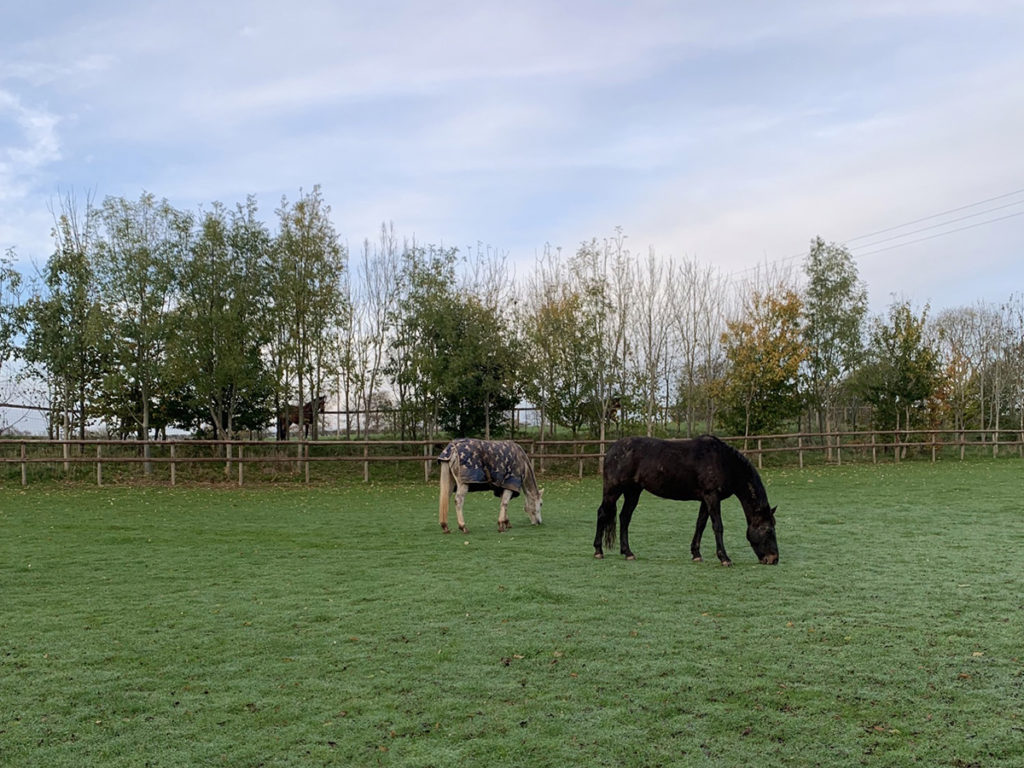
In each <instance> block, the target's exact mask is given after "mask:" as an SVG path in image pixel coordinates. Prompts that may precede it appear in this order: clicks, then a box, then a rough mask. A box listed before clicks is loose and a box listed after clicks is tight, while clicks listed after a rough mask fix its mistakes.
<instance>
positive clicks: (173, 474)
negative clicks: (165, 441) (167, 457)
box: [171, 443, 177, 485]
mask: <svg viewBox="0 0 1024 768" xmlns="http://www.w3.org/2000/svg"><path fill="white" fill-rule="evenodd" d="M176 470H177V465H176V464H175V463H174V443H171V485H174V483H175V481H176V480H177V471H176Z"/></svg>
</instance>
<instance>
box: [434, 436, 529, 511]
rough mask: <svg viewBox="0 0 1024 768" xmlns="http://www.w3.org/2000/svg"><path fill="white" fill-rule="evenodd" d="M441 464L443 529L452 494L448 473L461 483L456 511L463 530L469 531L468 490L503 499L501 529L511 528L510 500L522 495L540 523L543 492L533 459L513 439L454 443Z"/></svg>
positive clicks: (446, 447) (448, 447)
mask: <svg viewBox="0 0 1024 768" xmlns="http://www.w3.org/2000/svg"><path fill="white" fill-rule="evenodd" d="M438 461H440V462H441V464H442V488H441V528H442V529H444V530H445V531H447V530H448V526H447V512H448V496H449V495H450V494H451V491H452V489H451V483H450V480H449V481H448V482H447V483H446V482H445V481H446V479H448V478H447V472H450V473H451V479H454V481H455V483H456V484H457V486H458V487H457V490H456V494H455V510H456V513H457V515H458V518H459V529H460V530H465V521H464V520H463V517H462V502H463V500H464V498H465V495H466V493H467V492H468V491H493V492H494V495H495V496H500V497H501V512H500V516H499V518H498V530H499V531H504V530H507V529H508V528H509V527H511V526H510V525H509V523H508V514H507V507H508V501H509V499H514V498H515V497H516V496H518V495H519V494H520V493H525V494H526V497H527V503H526V512H527V514H529V515H530V519H531V521H532V522H534V523H535V524H536V523H539V522H540V521H541V520H540V492H539V491H538V490H537V480H536V478H535V476H534V474H533V465H532V464H531V463H530V458H529V457H528V456H527V455H526V451H524V450H523V449H522V448H521V447H520V446H519V445H518V444H517V443H515V442H513V441H511V440H501V441H491V440H478V439H475V438H459V439H457V440H452V441H451V442H450V443H449V444H448V445H447V446H445V449H444V450H443V451H441V455H440V456H439V457H438Z"/></svg>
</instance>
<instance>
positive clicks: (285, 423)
mask: <svg viewBox="0 0 1024 768" xmlns="http://www.w3.org/2000/svg"><path fill="white" fill-rule="evenodd" d="M326 404H327V397H326V395H320V397H318V398H317V399H316V400H311V401H310V402H308V403H306V404H305V405H304V406H302V430H303V438H308V437H309V428H310V426H311V425H312V424H313V419H314V418H316V417H317V416H319V415H320V414H322V413H323V412H324V407H325V406H326ZM314 408H315V411H314ZM298 423H299V406H297V405H289V406H288V407H287V408H286V409H285V412H284V413H282V414H280V415H279V416H278V417H277V439H278V440H287V439H288V430H290V429H291V427H292V424H298Z"/></svg>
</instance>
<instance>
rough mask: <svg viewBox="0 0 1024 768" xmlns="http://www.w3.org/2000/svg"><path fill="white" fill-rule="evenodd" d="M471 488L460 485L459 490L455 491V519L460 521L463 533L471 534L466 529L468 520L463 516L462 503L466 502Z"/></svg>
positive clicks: (460, 528)
mask: <svg viewBox="0 0 1024 768" xmlns="http://www.w3.org/2000/svg"><path fill="white" fill-rule="evenodd" d="M468 491H469V488H468V487H466V486H465V485H463V484H462V483H459V487H458V489H457V490H456V491H455V518H456V519H457V520H458V521H459V530H460V531H462V532H463V533H469V529H468V528H466V519H465V518H464V517H463V516H462V503H463V502H464V501H465V500H466V493H467V492H468Z"/></svg>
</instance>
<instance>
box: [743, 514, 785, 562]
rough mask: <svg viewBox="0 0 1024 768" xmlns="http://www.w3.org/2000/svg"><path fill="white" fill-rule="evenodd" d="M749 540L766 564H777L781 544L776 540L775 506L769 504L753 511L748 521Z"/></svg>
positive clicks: (759, 558)
mask: <svg viewBox="0 0 1024 768" xmlns="http://www.w3.org/2000/svg"><path fill="white" fill-rule="evenodd" d="M747 541H749V542H750V546H751V548H752V549H753V550H754V554H755V555H757V559H758V560H760V561H761V563H763V564H764V565H777V564H778V562H779V545H778V542H777V541H776V540H775V507H768V506H767V505H766V506H765V507H764V508H763V509H760V510H758V511H757V512H755V513H753V514H752V515H751V516H750V520H749V522H748V523H747Z"/></svg>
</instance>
